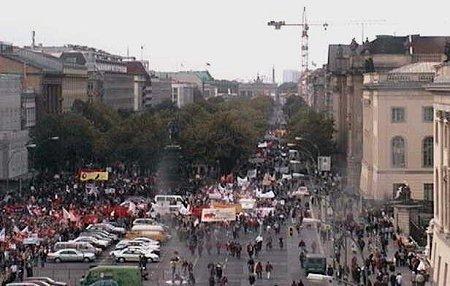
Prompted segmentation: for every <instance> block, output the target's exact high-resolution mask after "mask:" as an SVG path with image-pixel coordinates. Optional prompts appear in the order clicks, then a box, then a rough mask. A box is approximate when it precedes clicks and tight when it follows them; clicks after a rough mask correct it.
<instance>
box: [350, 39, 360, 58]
mask: <svg viewBox="0 0 450 286" xmlns="http://www.w3.org/2000/svg"><path fill="white" fill-rule="evenodd" d="M358 47H359V45H358V43H357V42H356V39H355V38H353V39H352V42H351V43H350V50H351V51H352V53H353V54H355V53H356V49H358Z"/></svg>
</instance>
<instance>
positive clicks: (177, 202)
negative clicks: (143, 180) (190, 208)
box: [153, 195, 184, 215]
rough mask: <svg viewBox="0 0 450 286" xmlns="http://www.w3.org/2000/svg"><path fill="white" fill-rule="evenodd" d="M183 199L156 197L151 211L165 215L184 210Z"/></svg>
mask: <svg viewBox="0 0 450 286" xmlns="http://www.w3.org/2000/svg"><path fill="white" fill-rule="evenodd" d="M183 202H184V200H183V197H181V196H177V195H157V196H155V203H154V204H153V209H154V211H155V212H156V213H157V214H160V215H165V214H169V213H172V212H177V211H180V210H181V209H184V205H183Z"/></svg>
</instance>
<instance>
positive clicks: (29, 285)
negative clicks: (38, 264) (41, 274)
mask: <svg viewBox="0 0 450 286" xmlns="http://www.w3.org/2000/svg"><path fill="white" fill-rule="evenodd" d="M6 286H41V285H39V284H36V283H34V282H15V283H8V284H6Z"/></svg>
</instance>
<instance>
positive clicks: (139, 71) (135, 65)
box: [124, 61, 149, 76]
mask: <svg viewBox="0 0 450 286" xmlns="http://www.w3.org/2000/svg"><path fill="white" fill-rule="evenodd" d="M124 63H125V65H126V66H127V73H129V74H134V75H144V76H149V75H148V73H147V71H146V70H145V67H144V65H143V64H142V63H141V62H140V61H129V62H128V61H127V62H124Z"/></svg>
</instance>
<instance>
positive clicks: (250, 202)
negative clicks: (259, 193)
mask: <svg viewBox="0 0 450 286" xmlns="http://www.w3.org/2000/svg"><path fill="white" fill-rule="evenodd" d="M239 203H240V204H241V206H242V208H243V209H244V210H249V209H252V208H254V207H255V204H256V200H255V199H240V200H239Z"/></svg>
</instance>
